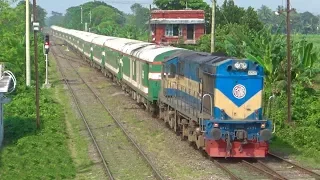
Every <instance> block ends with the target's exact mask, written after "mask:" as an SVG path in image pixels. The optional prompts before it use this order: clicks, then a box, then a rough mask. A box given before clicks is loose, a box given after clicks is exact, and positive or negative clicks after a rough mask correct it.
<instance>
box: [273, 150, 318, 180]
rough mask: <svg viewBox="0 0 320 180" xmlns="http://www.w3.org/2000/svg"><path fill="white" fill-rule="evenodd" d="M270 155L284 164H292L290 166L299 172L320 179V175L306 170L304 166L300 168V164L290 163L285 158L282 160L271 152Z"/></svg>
mask: <svg viewBox="0 0 320 180" xmlns="http://www.w3.org/2000/svg"><path fill="white" fill-rule="evenodd" d="M268 155H269V156H272V157H273V158H276V159H278V160H281V161H283V162H285V163H287V164H290V165H292V166H294V167H295V168H297V169H299V170H301V171H303V172H305V173H307V174H309V175H310V176H313V177H315V178H316V179H320V174H318V173H316V172H313V171H311V170H309V169H306V168H304V167H302V166H300V165H298V164H295V163H293V162H290V161H288V160H286V159H284V158H282V157H280V156H277V155H275V154H273V153H270V152H269V153H268Z"/></svg>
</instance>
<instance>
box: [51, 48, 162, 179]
mask: <svg viewBox="0 0 320 180" xmlns="http://www.w3.org/2000/svg"><path fill="white" fill-rule="evenodd" d="M56 49H58V51H59V53H60V55H58V54H57V53H56V52H55V51H53V54H54V56H60V57H61V55H62V57H64V58H65V59H66V60H67V62H68V64H69V65H70V67H71V68H72V69H73V70H74V72H76V74H77V75H78V76H79V78H80V79H81V80H82V82H83V83H84V84H85V85H86V86H87V87H88V89H89V90H90V91H91V92H92V94H93V95H94V96H95V97H96V98H97V100H98V101H99V102H100V104H101V105H102V106H103V107H104V109H105V110H106V111H107V112H108V113H109V115H110V116H111V117H112V119H113V120H114V122H115V123H116V124H117V126H118V127H119V128H120V129H121V130H122V132H123V133H124V134H125V135H126V137H127V139H128V140H129V141H130V142H131V143H132V144H133V145H134V146H135V148H136V149H137V150H138V151H139V153H140V154H141V156H142V157H143V158H144V160H145V161H146V162H147V164H148V165H149V167H150V168H151V169H152V171H153V172H154V176H155V177H156V178H157V179H161V180H163V179H164V178H163V177H162V175H161V174H160V172H159V171H158V169H157V168H156V167H155V166H154V165H153V163H152V162H151V161H150V159H149V158H148V157H147V155H146V154H145V153H144V152H143V150H142V148H141V147H140V146H139V145H138V144H137V143H136V142H135V140H134V139H133V138H132V137H131V136H130V135H129V134H128V132H127V130H125V128H124V127H123V125H122V123H121V122H120V121H119V120H118V119H117V118H116V117H115V116H114V115H113V114H112V113H111V111H110V110H109V108H108V107H107V106H106V105H105V104H104V102H103V101H102V100H101V98H100V97H99V96H98V95H97V94H96V93H95V92H94V91H93V89H92V88H91V87H90V86H89V85H88V84H87V83H86V81H85V80H84V79H83V78H82V77H81V76H80V74H79V73H78V71H77V70H76V69H75V68H74V67H73V66H72V65H71V63H70V62H69V60H71V61H72V59H71V58H70V59H69V57H68V56H67V55H65V54H64V53H63V52H62V51H61V49H60V48H58V47H57V48H56ZM57 63H58V66H59V69H60V67H61V64H60V63H59V60H57ZM79 63H80V62H79ZM60 73H61V75H62V76H63V78H64V82H65V83H66V84H67V85H68V89H69V91H70V92H71V93H72V96H73V99H74V100H75V102H76V104H77V108H78V111H79V112H80V114H81V117H82V119H83V121H84V122H85V124H86V127H87V129H88V131H89V133H90V136H91V138H92V140H93V142H94V144H95V147H96V148H97V150H98V152H99V155H100V157H101V159H102V161H103V164H104V168H105V169H106V173H107V175H108V176H109V177H110V179H114V178H113V175H112V173H111V171H110V168H109V167H108V164H107V162H106V160H105V158H104V156H103V154H102V153H101V149H100V147H99V145H98V144H97V142H96V140H95V137H94V135H93V134H92V132H91V129H90V127H89V125H88V123H87V120H86V118H85V116H84V115H83V113H82V110H81V108H80V106H79V101H78V99H77V97H76V96H75V95H74V92H73V90H72V88H71V87H70V84H69V82H68V81H67V79H66V76H65V75H64V74H63V72H62V71H61V70H60Z"/></svg>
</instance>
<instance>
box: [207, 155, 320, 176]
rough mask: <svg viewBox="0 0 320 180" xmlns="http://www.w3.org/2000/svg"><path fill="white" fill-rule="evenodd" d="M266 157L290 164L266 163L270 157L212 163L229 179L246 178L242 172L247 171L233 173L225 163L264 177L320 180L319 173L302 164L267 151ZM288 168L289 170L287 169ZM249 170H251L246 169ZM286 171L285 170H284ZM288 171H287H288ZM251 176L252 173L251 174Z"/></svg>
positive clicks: (215, 161)
mask: <svg viewBox="0 0 320 180" xmlns="http://www.w3.org/2000/svg"><path fill="white" fill-rule="evenodd" d="M268 158H273V159H272V160H277V161H281V162H282V163H284V164H287V165H289V166H291V167H290V168H288V166H283V167H282V168H280V169H279V168H278V169H276V168H275V164H271V165H268V164H269V163H270V161H272V160H271V159H265V160H259V159H249V160H244V159H242V160H230V161H227V160H226V161H221V160H213V162H214V164H215V165H216V166H218V167H219V168H220V169H222V170H223V171H224V172H225V173H227V174H228V175H229V176H230V178H231V179H233V180H241V179H246V178H242V177H241V176H243V174H247V173H242V174H241V173H234V172H232V170H231V169H232V168H231V169H230V168H228V167H227V166H225V165H224V164H225V163H227V164H228V163H229V164H231V163H233V164H236V165H238V166H242V167H243V166H245V167H247V170H246V171H247V172H248V173H254V172H256V173H258V174H260V175H261V177H260V178H259V179H261V178H266V179H277V180H289V179H297V178H298V179H315V180H320V175H319V174H318V173H316V172H313V171H311V170H309V169H307V168H304V167H302V166H299V165H297V164H295V163H292V162H290V161H288V160H286V159H283V158H281V157H279V156H277V155H275V154H272V153H269V154H268ZM279 165H281V163H278V164H277V166H279ZM288 169H289V170H288ZM293 169H297V170H298V171H299V172H295V171H294V170H293ZM248 170H251V171H248ZM286 171H287V172H286ZM288 171H289V172H288ZM252 176H253V175H252Z"/></svg>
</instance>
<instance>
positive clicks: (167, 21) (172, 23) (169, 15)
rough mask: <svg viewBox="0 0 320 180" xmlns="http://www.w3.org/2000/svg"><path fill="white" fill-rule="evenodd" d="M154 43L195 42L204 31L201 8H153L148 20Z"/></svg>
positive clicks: (203, 16)
mask: <svg viewBox="0 0 320 180" xmlns="http://www.w3.org/2000/svg"><path fill="white" fill-rule="evenodd" d="M150 24H151V28H152V41H153V42H155V43H161V42H162V43H164V42H166V43H168V44H174V43H178V42H181V41H182V42H183V43H184V44H196V41H197V40H199V39H200V37H201V36H202V35H203V34H204V33H205V13H204V11H203V10H154V11H152V12H151V20H150Z"/></svg>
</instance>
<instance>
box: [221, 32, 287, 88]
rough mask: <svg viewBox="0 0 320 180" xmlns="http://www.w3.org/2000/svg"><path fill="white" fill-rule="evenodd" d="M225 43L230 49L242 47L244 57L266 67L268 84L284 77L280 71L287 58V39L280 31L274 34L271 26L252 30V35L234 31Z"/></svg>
mask: <svg viewBox="0 0 320 180" xmlns="http://www.w3.org/2000/svg"><path fill="white" fill-rule="evenodd" d="M225 44H226V49H228V51H230V52H235V51H238V50H239V49H240V51H241V54H242V56H243V57H245V58H247V59H250V60H252V61H255V62H257V63H259V64H260V65H261V66H262V67H263V68H264V71H265V74H266V84H267V85H270V84H273V85H274V84H275V82H276V81H280V80H282V79H283V77H282V76H281V73H280V72H281V71H282V67H283V63H282V62H283V60H284V59H285V50H284V46H285V39H284V36H283V35H281V34H279V33H276V34H272V31H271V27H265V28H264V29H262V30H260V31H258V32H252V33H251V35H250V36H248V35H244V33H243V32H241V31H234V32H233V33H232V34H230V36H229V37H227V38H226V41H225ZM282 74H283V73H282Z"/></svg>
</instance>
